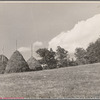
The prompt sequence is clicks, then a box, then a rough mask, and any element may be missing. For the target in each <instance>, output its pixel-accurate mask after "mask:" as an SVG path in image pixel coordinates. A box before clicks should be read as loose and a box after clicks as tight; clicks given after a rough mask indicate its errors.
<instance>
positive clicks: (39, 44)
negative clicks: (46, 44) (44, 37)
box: [33, 41, 43, 47]
mask: <svg viewBox="0 0 100 100" xmlns="http://www.w3.org/2000/svg"><path fill="white" fill-rule="evenodd" d="M42 45H43V43H42V42H39V41H36V42H35V43H33V47H36V46H42Z"/></svg>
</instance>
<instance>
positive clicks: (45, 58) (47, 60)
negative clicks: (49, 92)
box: [36, 48, 56, 69]
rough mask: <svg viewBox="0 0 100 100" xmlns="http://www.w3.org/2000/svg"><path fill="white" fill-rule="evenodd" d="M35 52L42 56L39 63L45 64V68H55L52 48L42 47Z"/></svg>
mask: <svg viewBox="0 0 100 100" xmlns="http://www.w3.org/2000/svg"><path fill="white" fill-rule="evenodd" d="M36 53H37V54H39V55H40V57H41V58H42V59H41V60H40V62H41V64H44V65H47V66H46V69H52V68H56V60H55V52H54V51H53V50H52V49H50V51H49V50H48V49H46V48H42V49H38V50H37V51H36Z"/></svg>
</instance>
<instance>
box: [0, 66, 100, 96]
mask: <svg viewBox="0 0 100 100" xmlns="http://www.w3.org/2000/svg"><path fill="white" fill-rule="evenodd" d="M0 97H24V98H100V64H93V65H84V66H75V67H66V68H60V69H53V70H44V71H37V72H26V73H14V74H3V75H2V74H1V75H0Z"/></svg>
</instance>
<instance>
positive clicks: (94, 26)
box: [48, 14, 100, 53]
mask: <svg viewBox="0 0 100 100" xmlns="http://www.w3.org/2000/svg"><path fill="white" fill-rule="evenodd" d="M99 35H100V14H98V15H95V16H93V17H92V18H89V19H87V20H85V21H84V20H83V21H80V22H78V23H77V24H76V25H75V26H74V28H73V29H72V30H70V31H67V32H61V33H60V34H59V35H58V36H56V37H54V38H53V39H52V40H51V41H50V42H49V47H48V48H52V49H53V50H56V48H57V46H61V47H63V48H65V49H66V50H68V51H69V52H70V53H73V52H74V51H75V48H76V47H83V48H86V47H87V46H88V44H89V43H90V42H94V41H95V40H96V39H97V38H98V37H99Z"/></svg>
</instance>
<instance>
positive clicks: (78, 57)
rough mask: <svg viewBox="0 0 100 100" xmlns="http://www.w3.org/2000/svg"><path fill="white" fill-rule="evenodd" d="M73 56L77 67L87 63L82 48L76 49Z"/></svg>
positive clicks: (84, 51)
mask: <svg viewBox="0 0 100 100" xmlns="http://www.w3.org/2000/svg"><path fill="white" fill-rule="evenodd" d="M74 54H75V57H76V62H77V63H78V64H79V65H81V64H87V63H88V57H87V53H86V50H84V49H83V48H76V49H75V53H74Z"/></svg>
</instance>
